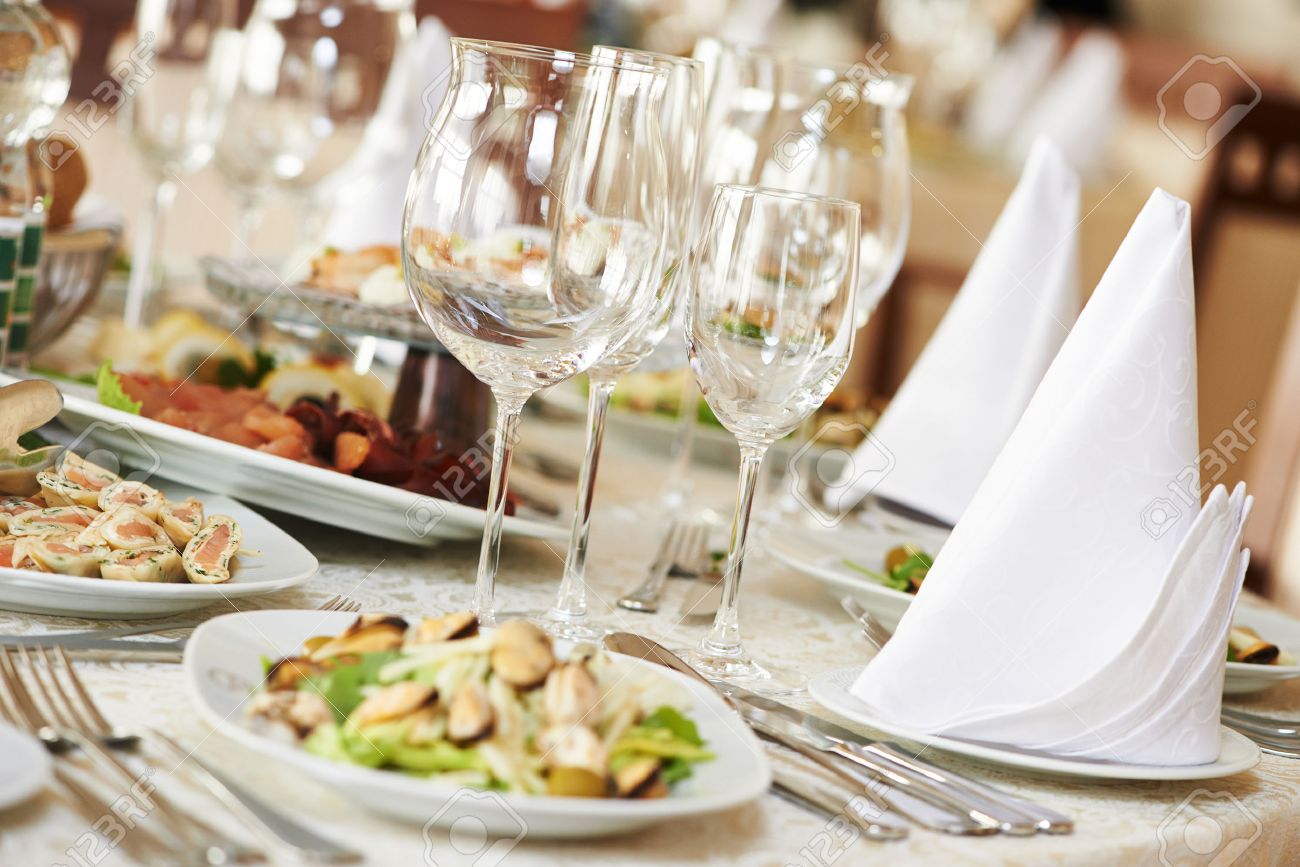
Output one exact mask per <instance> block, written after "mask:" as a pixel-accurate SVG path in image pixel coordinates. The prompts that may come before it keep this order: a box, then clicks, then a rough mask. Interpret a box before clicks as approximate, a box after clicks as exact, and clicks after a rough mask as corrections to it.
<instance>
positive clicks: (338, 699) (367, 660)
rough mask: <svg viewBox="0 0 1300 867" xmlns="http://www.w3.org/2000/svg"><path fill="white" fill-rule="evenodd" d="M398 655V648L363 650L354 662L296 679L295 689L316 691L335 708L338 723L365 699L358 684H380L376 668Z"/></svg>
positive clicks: (332, 708) (381, 666)
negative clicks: (372, 651) (376, 651)
mask: <svg viewBox="0 0 1300 867" xmlns="http://www.w3.org/2000/svg"><path fill="white" fill-rule="evenodd" d="M400 655H401V652H400V651H397V650H384V651H380V652H378V653H363V654H361V657H360V661H358V662H356V663H353V664H351V665H340V666H337V667H335V668H331V669H330V670H329V671H327V672H325V673H324V674H320V675H313V676H310V677H304V678H303V679H302V680H300V681H299V682H298V689H301V690H307V691H309V692H315V693H318V694H319V695H320V697H321V698H323V699H325V703H326V704H328V705H329V706H330V709H331V710H333V711H334V718H335V720H336V721H338V722H340V723H341V722H343V720H345V719H347V716H348V714H350V713H352V711H353V710H355V709H356V707H357V705H359V704H361V700H362V699H363V698H365V696H364V695H362V692H361V687H362V686H366V685H369V684H377V683H379V669H381V668H383V667H384V665H386V664H387V663H389V662H392V661H393V660H394V659H397V657H398V656H400Z"/></svg>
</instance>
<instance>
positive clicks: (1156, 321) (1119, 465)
mask: <svg viewBox="0 0 1300 867" xmlns="http://www.w3.org/2000/svg"><path fill="white" fill-rule="evenodd" d="M1196 421H1197V420H1196V349H1195V320H1194V299H1193V294H1192V271H1191V248H1190V236H1189V210H1188V207H1187V204H1186V203H1185V202H1183V201H1181V200H1179V199H1176V198H1174V197H1173V196H1170V195H1169V194H1167V193H1165V192H1164V191H1162V190H1157V191H1156V192H1155V193H1154V194H1153V195H1152V197H1151V199H1150V200H1149V201H1148V202H1147V205H1146V207H1145V208H1143V210H1142V213H1141V214H1140V215H1139V216H1138V219H1137V221H1136V222H1135V223H1134V224H1133V227H1132V228H1131V229H1130V231H1129V234H1128V237H1127V238H1126V239H1125V240H1124V243H1123V244H1122V245H1121V246H1120V248H1119V250H1118V252H1117V253H1116V254H1115V258H1114V259H1113V260H1112V261H1111V264H1110V267H1109V268H1108V269H1107V270H1106V273H1105V275H1104V276H1103V277H1102V279H1101V282H1100V284H1098V286H1097V290H1096V292H1095V293H1094V294H1093V297H1092V299H1091V300H1090V301H1089V303H1088V306H1087V307H1086V308H1085V309H1084V311H1083V313H1082V314H1081V315H1080V317H1079V321H1078V323H1077V324H1076V325H1075V327H1074V330H1073V331H1072V332H1071V334H1070V337H1069V339H1068V340H1067V341H1066V342H1065V345H1064V346H1063V347H1062V348H1061V351H1060V354H1059V355H1058V356H1057V358H1056V360H1055V361H1054V362H1053V363H1052V366H1051V368H1050V369H1049V370H1048V372H1047V374H1046V376H1045V377H1044V378H1043V381H1042V384H1041V385H1040V386H1039V388H1038V391H1037V392H1036V393H1035V395H1034V397H1033V400H1032V401H1031V402H1030V404H1029V406H1028V408H1026V410H1025V412H1024V415H1023V417H1022V418H1021V420H1020V424H1019V425H1018V426H1017V427H1016V429H1015V431H1014V432H1013V433H1012V435H1011V437H1010V439H1009V440H1008V441H1007V445H1006V448H1005V449H1004V450H1003V451H1002V453H1001V454H1000V455H999V456H998V458H997V460H996V461H995V462H994V465H993V467H992V469H991V470H990V471H989V474H988V477H987V478H986V479H985V480H984V483H983V484H982V485H980V488H979V490H978V491H977V492H976V495H975V497H974V499H973V500H972V501H971V504H970V507H969V508H968V509H967V511H966V514H965V515H964V516H963V517H962V519H961V521H960V522H959V523H958V524H957V526H956V528H955V529H954V530H953V533H952V536H951V537H950V538H949V540H948V543H947V545H946V546H945V547H944V548H943V550H942V552H941V553H940V555H939V557H938V559H937V560H936V561H935V564H934V568H933V569H932V570H931V571H930V573H929V574H928V575H927V576H926V580H925V583H924V584H923V585H922V587H921V590H920V592H919V593H918V594H917V597H916V599H915V601H914V602H913V603H912V606H911V607H910V608H909V610H908V612H907V613H906V614H905V615H904V617H903V619H902V621H901V622H900V623H899V627H898V630H897V633H896V634H895V636H894V638H893V640H891V641H890V642H889V643H888V644H887V645H886V646H885V649H884V650H883V651H881V653H880V655H879V656H877V657H876V658H875V659H874V660H872V662H871V664H870V665H868V666H867V668H866V670H865V671H864V672H863V673H862V675H861V676H860V677H859V678H858V680H857V682H856V683H855V684H854V686H853V692H854V694H855V695H857V696H858V697H859V698H861V699H862V700H863V701H865V702H866V703H867V704H869V705H871V707H872V708H873V709H874V710H875V711H876V712H877V713H878V714H880V716H882V717H883V718H886V719H889V720H892V721H894V722H897V723H901V724H904V725H908V726H911V727H914V728H918V729H921V730H924V731H928V732H931V733H936V734H943V735H947V736H951V737H961V738H967V739H971V740H979V741H989V742H994V743H1003V744H1010V745H1013V746H1017V747H1024V748H1030V749H1040V750H1047V751H1050V752H1055V753H1059V754H1063V755H1073V756H1081V757H1090V758H1097V759H1104V760H1110V761H1124V762H1137V763H1146V764H1200V763H1204V762H1209V761H1213V760H1214V758H1215V757H1216V756H1217V754H1218V743H1219V737H1218V727H1219V722H1218V712H1219V691H1220V689H1221V688H1222V679H1223V672H1224V662H1225V659H1226V655H1225V654H1226V651H1225V647H1226V640H1227V629H1228V623H1229V619H1230V617H1231V612H1232V607H1233V605H1234V603H1235V601H1236V596H1237V592H1238V590H1239V588H1240V582H1241V579H1242V576H1243V574H1244V573H1243V567H1244V559H1245V558H1244V555H1243V552H1242V551H1241V532H1242V525H1243V524H1244V521H1245V518H1246V515H1247V513H1248V512H1249V506H1250V498H1249V497H1246V496H1245V493H1244V490H1242V489H1240V488H1239V489H1238V490H1237V491H1235V492H1234V493H1233V495H1232V496H1231V497H1229V496H1228V495H1227V493H1226V491H1224V490H1223V489H1222V487H1220V488H1218V489H1216V490H1215V491H1214V492H1212V494H1211V496H1210V497H1209V498H1208V500H1207V502H1206V505H1205V506H1204V508H1201V507H1200V505H1199V502H1200V490H1199V484H1200V482H1199V471H1198V463H1197V428H1196Z"/></svg>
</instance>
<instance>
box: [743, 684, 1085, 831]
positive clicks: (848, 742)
mask: <svg viewBox="0 0 1300 867" xmlns="http://www.w3.org/2000/svg"><path fill="white" fill-rule="evenodd" d="M723 688H724V689H725V690H726V691H727V692H728V693H730V694H731V696H732V697H733V698H736V699H739V700H740V701H742V702H744V703H746V704H749V705H752V706H754V707H757V708H760V709H762V710H765V711H768V712H769V713H772V714H774V715H776V716H779V717H781V718H783V719H785V720H787V721H789V722H790V723H792V724H794V725H798V726H800V727H802V728H804V729H807V730H808V731H810V732H811V733H814V734H817V735H822V736H824V737H827V738H830V739H831V740H832V741H835V742H838V743H841V744H844V745H845V746H846V747H847V748H849V749H855V750H861V751H863V752H866V753H869V754H871V755H873V756H874V757H876V758H878V759H881V760H883V761H887V762H890V763H892V764H893V765H895V766H897V767H900V768H902V769H904V770H905V771H908V772H910V773H913V774H920V775H921V776H923V777H925V778H926V779H927V780H929V781H930V782H932V783H934V784H935V785H936V786H938V787H940V788H942V789H947V788H953V789H956V790H958V792H959V793H960V795H962V796H965V797H966V798H967V799H974V800H976V801H978V802H979V803H980V804H981V806H982V808H983V809H984V810H985V811H986V812H990V813H994V814H997V815H1001V816H1004V818H1008V819H1015V820H1016V821H1015V823H1014V824H1017V825H1019V824H1020V823H1023V821H1024V820H1026V819H1028V820H1030V821H1032V822H1033V823H1034V826H1035V828H1036V830H1039V831H1043V832H1044V833H1047V834H1069V833H1071V832H1072V831H1073V830H1074V820H1072V819H1071V818H1070V817H1068V816H1065V815H1062V814H1061V813H1058V812H1056V811H1055V810H1051V809H1048V808H1047V807H1042V806H1039V805H1038V804H1034V803H1031V802H1029V801H1025V800H1022V799H1020V798H1016V797H1014V796H1012V795H1008V794H1006V793H1005V792H1002V791H1000V790H999V789H995V788H994V787H992V786H988V785H985V784H983V783H979V782H976V781H975V780H972V779H969V778H966V777H961V776H957V775H955V774H952V773H951V772H949V771H945V770H944V769H942V768H940V767H938V766H937V765H933V764H931V763H929V762H925V761H921V760H919V759H916V758H914V757H912V756H911V755H910V754H909V753H908V751H907V750H906V749H905V748H904V747H902V746H900V745H899V744H895V743H890V742H888V741H871V740H868V739H866V738H864V737H863V736H862V735H860V734H857V733H856V732H852V731H850V730H849V729H846V728H844V727H843V726H840V725H836V724H835V723H833V722H830V721H829V720H824V719H822V718H821V717H818V716H814V715H813V714H810V713H805V712H804V711H800V710H797V709H795V708H792V707H790V706H788V705H784V704H782V703H780V702H778V701H774V700H773V699H770V698H768V697H766V696H762V695H758V694H756V693H753V692H750V691H749V690H746V689H743V688H741V687H736V686H732V685H730V684H727V685H725V686H724V687H723ZM1004 830H1005V829H1004ZM1022 833H1023V831H1022Z"/></svg>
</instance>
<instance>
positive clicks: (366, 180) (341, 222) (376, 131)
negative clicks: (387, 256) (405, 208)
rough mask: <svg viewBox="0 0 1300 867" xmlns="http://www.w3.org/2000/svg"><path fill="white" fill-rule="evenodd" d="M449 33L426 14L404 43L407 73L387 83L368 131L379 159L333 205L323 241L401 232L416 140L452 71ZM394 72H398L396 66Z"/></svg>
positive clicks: (343, 244) (347, 243)
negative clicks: (337, 204) (340, 201)
mask: <svg viewBox="0 0 1300 867" xmlns="http://www.w3.org/2000/svg"><path fill="white" fill-rule="evenodd" d="M450 39H451V33H450V32H449V31H448V30H447V28H446V27H444V26H443V24H442V22H441V21H439V20H438V19H437V18H434V17H432V16H428V17H426V18H424V20H422V21H421V22H420V28H419V30H418V31H417V32H416V35H415V38H414V39H412V40H411V41H410V42H409V43H408V44H407V47H406V52H405V57H404V58H403V59H402V61H401V62H402V64H403V66H404V67H405V75H404V76H402V77H401V78H400V79H396V80H394V81H393V82H391V83H390V85H389V89H388V91H386V92H385V94H384V104H383V105H382V106H381V108H380V115H381V116H382V119H381V122H380V123H373V124H372V125H371V129H370V130H368V131H367V135H368V136H369V135H372V134H373V136H374V137H375V138H377V139H386V140H385V141H379V142H376V147H373V148H370V152H372V153H375V154H377V155H378V156H379V159H380V164H379V165H377V166H372V167H370V168H369V169H368V170H366V171H364V172H361V171H359V172H358V174H359V175H360V176H361V177H362V178H363V181H362V183H361V185H360V186H359V188H358V187H353V188H345V189H344V190H343V192H342V194H341V196H340V198H341V199H343V206H342V207H339V208H336V209H335V210H334V213H333V214H332V215H331V217H330V221H329V224H328V225H327V226H326V228H325V233H324V240H325V243H326V244H328V245H329V246H332V247H338V248H339V249H341V250H346V251H351V250H356V249H359V248H361V247H366V246H369V245H372V244H391V245H393V246H397V245H399V244H400V243H401V237H402V203H403V202H404V201H405V200H406V184H407V181H409V180H410V178H411V170H412V169H414V168H415V159H416V157H417V156H418V155H419V153H420V145H421V144H422V143H423V142H424V137H425V136H426V135H427V134H428V132H429V122H430V121H431V120H432V119H433V113H434V112H435V111H437V108H438V104H439V103H440V102H442V94H443V92H444V91H445V90H446V86H447V79H448V76H449V75H450V71H451V42H450ZM393 74H394V75H395V76H396V75H398V70H396V69H394V70H393Z"/></svg>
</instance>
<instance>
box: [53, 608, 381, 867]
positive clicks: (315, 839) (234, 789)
mask: <svg viewBox="0 0 1300 867" xmlns="http://www.w3.org/2000/svg"><path fill="white" fill-rule="evenodd" d="M337 598H338V597H336V599H337ZM331 601H333V600H331ZM40 656H41V659H42V660H43V661H44V663H45V666H46V668H47V669H49V671H50V674H51V677H50V680H51V681H52V683H53V684H54V686H55V688H56V689H57V690H58V691H59V694H60V697H61V698H62V699H63V703H64V705H65V706H66V707H67V709H68V711H69V712H70V713H71V714H72V715H73V716H75V717H76V719H77V720H78V721H79V722H80V731H81V732H82V733H84V734H86V735H89V736H90V737H93V738H95V739H96V740H98V741H99V742H101V743H103V744H104V745H106V746H108V747H110V748H114V749H126V750H133V749H134V748H135V747H136V746H137V745H138V744H139V743H140V742H141V741H142V740H143V736H142V735H141V734H139V733H136V732H133V731H129V730H126V729H122V728H119V727H117V726H114V725H111V724H110V723H109V722H108V719H107V718H106V717H105V716H104V715H103V713H101V712H100V710H99V706H98V705H97V704H96V703H95V699H94V698H93V697H92V696H91V695H90V692H89V691H88V690H87V689H86V687H85V685H84V684H83V683H82V682H81V677H80V676H79V675H78V674H77V670H76V668H74V667H73V665H72V662H71V660H69V659H68V655H67V654H66V653H64V652H63V650H62V649H61V648H60V649H57V650H55V651H51V650H49V649H48V648H42V650H41V652H40ZM56 669H57V674H56ZM58 674H61V675H62V676H63V678H64V679H66V680H67V681H68V683H69V684H70V685H71V687H72V690H71V695H69V694H68V693H67V692H65V691H64V690H63V689H62V686H61V684H60V680H59V677H58ZM144 731H145V732H146V733H147V734H148V735H149V742H150V743H151V744H152V745H154V746H155V747H157V748H159V749H160V751H161V752H163V753H165V754H167V756H168V757H169V758H170V759H171V761H173V762H175V763H176V767H180V766H181V765H182V764H184V765H185V766H186V768H187V770H188V771H189V773H190V774H191V776H192V777H193V778H194V780H195V781H196V782H198V783H199V784H201V785H202V786H203V787H204V788H205V789H207V790H208V791H209V792H211V793H212V795H213V797H215V798H216V799H217V800H218V801H220V802H221V803H222V804H224V805H225V806H226V808H227V809H229V810H230V811H231V812H232V813H234V814H235V816H237V817H238V818H239V819H240V820H241V821H243V823H244V824H245V825H246V826H247V827H248V828H249V830H251V831H252V832H253V833H255V834H256V835H257V836H258V839H259V840H260V841H261V842H262V843H263V844H264V845H267V846H268V847H270V848H271V849H280V850H284V851H285V852H286V853H287V854H291V855H293V856H295V857H298V858H300V859H306V860H314V861H324V862H329V863H334V864H342V863H352V862H355V861H359V860H360V859H361V855H360V853H358V852H354V851H352V850H350V849H346V848H344V847H342V846H339V845H338V844H336V843H334V842H333V841H331V840H327V839H325V838H324V837H321V836H320V835H319V834H317V833H316V832H315V831H312V830H310V829H308V828H307V827H305V826H303V825H301V824H299V823H298V822H297V821H295V820H294V819H291V818H289V817H288V816H285V815H284V814H283V813H281V812H279V811H278V810H276V809H275V808H273V807H271V806H270V805H268V804H266V803H265V802H263V801H262V800H260V799H258V798H257V797H255V796H254V795H252V794H251V793H249V792H248V791H247V790H245V789H243V788H241V787H239V786H236V785H235V784H233V783H231V782H230V781H228V780H226V779H225V778H224V777H222V776H220V775H219V774H217V773H215V772H214V771H212V770H211V769H210V768H209V767H207V765H206V764H204V762H203V761H201V760H200V759H198V758H197V757H196V756H194V755H193V754H192V751H190V750H186V749H185V748H184V747H182V746H181V745H180V744H178V743H177V742H176V741H174V740H172V739H171V738H170V737H168V736H167V735H165V734H163V733H162V732H160V731H158V730H157V729H153V728H146V729H145V730H144Z"/></svg>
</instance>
